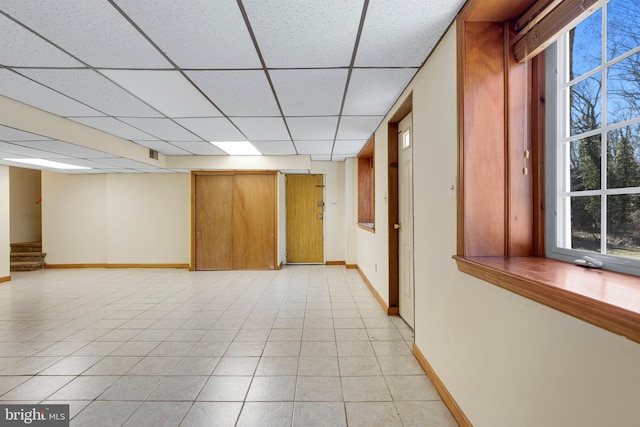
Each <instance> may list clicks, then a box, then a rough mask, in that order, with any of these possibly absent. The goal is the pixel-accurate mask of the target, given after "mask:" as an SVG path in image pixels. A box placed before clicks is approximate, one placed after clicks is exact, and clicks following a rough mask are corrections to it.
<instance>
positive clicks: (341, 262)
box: [325, 261, 347, 265]
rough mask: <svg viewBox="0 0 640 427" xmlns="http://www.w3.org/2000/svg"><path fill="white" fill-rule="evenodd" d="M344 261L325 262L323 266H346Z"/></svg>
mask: <svg viewBox="0 0 640 427" xmlns="http://www.w3.org/2000/svg"><path fill="white" fill-rule="evenodd" d="M346 264H347V263H346V262H345V261H327V262H325V265H346Z"/></svg>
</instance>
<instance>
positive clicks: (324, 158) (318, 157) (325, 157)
mask: <svg viewBox="0 0 640 427" xmlns="http://www.w3.org/2000/svg"><path fill="white" fill-rule="evenodd" d="M310 157H311V160H312V161H314V162H330V161H331V159H332V156H331V154H312V155H311V156H310Z"/></svg>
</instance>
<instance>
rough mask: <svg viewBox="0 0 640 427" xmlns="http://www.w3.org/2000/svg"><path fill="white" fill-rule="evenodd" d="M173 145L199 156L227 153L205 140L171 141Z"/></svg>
mask: <svg viewBox="0 0 640 427" xmlns="http://www.w3.org/2000/svg"><path fill="white" fill-rule="evenodd" d="M173 144H174V145H176V146H178V147H180V148H182V149H183V150H185V151H188V152H189V153H192V154H195V155H199V156H216V155H225V156H226V155H227V153H225V152H224V151H222V150H221V149H219V148H218V147H216V146H215V145H213V144H211V143H209V142H206V141H186V142H175V141H174V142H173Z"/></svg>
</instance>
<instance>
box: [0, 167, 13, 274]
mask: <svg viewBox="0 0 640 427" xmlns="http://www.w3.org/2000/svg"><path fill="white" fill-rule="evenodd" d="M9 205H10V203H9V167H8V166H3V165H0V279H2V278H6V277H9V274H10V273H9V253H10V252H11V249H10V243H11V242H10V239H9V233H10V224H9V212H10V206H9Z"/></svg>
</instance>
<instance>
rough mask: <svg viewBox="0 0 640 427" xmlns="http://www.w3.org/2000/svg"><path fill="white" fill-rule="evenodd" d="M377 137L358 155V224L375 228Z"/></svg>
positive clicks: (369, 228)
mask: <svg viewBox="0 0 640 427" xmlns="http://www.w3.org/2000/svg"><path fill="white" fill-rule="evenodd" d="M374 154H375V138H374V137H373V136H372V137H371V138H370V139H369V141H368V142H367V144H366V145H365V146H364V148H363V149H362V150H361V151H360V154H359V155H358V225H359V226H360V227H361V228H364V229H366V230H369V231H373V230H375V222H376V221H375V219H376V216H375V211H376V210H375V188H376V187H375V175H376V174H375V156H374Z"/></svg>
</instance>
